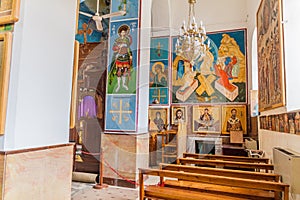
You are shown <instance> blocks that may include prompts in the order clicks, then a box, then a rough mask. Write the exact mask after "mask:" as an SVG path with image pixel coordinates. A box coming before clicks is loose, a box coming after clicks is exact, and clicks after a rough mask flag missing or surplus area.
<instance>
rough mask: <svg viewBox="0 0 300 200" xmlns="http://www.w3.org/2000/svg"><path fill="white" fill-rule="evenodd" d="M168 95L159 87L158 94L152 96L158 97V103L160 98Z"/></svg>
mask: <svg viewBox="0 0 300 200" xmlns="http://www.w3.org/2000/svg"><path fill="white" fill-rule="evenodd" d="M166 97H167V95H166V94H165V93H164V92H163V91H160V89H157V90H156V94H153V95H152V98H154V99H156V100H157V101H158V103H160V100H161V99H162V98H166ZM154 101H155V100H154Z"/></svg>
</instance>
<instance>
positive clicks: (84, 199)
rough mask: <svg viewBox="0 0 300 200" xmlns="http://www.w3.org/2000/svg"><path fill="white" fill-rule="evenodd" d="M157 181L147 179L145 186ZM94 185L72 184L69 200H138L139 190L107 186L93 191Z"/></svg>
mask: <svg viewBox="0 0 300 200" xmlns="http://www.w3.org/2000/svg"><path fill="white" fill-rule="evenodd" d="M158 181H159V179H158V178H156V177H149V178H148V179H147V180H146V181H145V185H150V184H157V183H158ZM94 185H95V184H92V183H81V182H73V183H72V199H71V200H110V199H113V200H136V199H138V197H139V196H138V195H139V189H138V188H137V189H129V188H123V187H115V186H108V188H105V189H101V190H96V189H93V186H94Z"/></svg>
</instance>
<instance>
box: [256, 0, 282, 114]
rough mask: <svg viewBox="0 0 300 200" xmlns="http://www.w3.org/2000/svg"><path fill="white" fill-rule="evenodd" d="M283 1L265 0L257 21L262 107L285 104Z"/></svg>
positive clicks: (261, 109)
mask: <svg viewBox="0 0 300 200" xmlns="http://www.w3.org/2000/svg"><path fill="white" fill-rule="evenodd" d="M281 4H282V2H281V0H270V1H269V0H268V1H266V0H262V1H261V4H260V6H259V9H258V12H257V16H256V20H257V49H258V51H257V53H258V87H259V89H258V96H259V98H258V99H259V110H260V111H264V110H267V109H272V108H276V107H280V106H283V105H285V84H284V61H283V59H284V58H283V57H284V55H283V28H282V23H281V21H282V12H281Z"/></svg>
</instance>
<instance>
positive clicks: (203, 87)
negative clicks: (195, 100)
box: [196, 75, 216, 96]
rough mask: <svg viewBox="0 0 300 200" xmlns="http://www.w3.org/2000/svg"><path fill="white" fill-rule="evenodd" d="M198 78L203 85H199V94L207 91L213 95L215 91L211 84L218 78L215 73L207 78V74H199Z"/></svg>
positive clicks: (209, 94)
mask: <svg viewBox="0 0 300 200" xmlns="http://www.w3.org/2000/svg"><path fill="white" fill-rule="evenodd" d="M197 78H198V80H199V81H200V83H201V85H200V86H199V87H198V89H197V90H196V92H197V93H198V94H199V95H202V94H203V93H204V92H205V91H206V93H207V95H208V96H211V95H212V94H213V93H214V92H215V90H214V88H213V87H212V85H211V84H212V82H213V81H214V80H216V77H215V76H213V75H209V76H208V77H207V78H205V76H203V75H199V76H198V77H197Z"/></svg>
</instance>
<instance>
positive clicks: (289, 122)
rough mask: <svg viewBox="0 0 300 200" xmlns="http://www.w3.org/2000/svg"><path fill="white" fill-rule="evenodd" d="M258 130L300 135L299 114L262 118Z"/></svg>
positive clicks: (292, 113) (283, 114)
mask: <svg viewBox="0 0 300 200" xmlns="http://www.w3.org/2000/svg"><path fill="white" fill-rule="evenodd" d="M259 119H260V129H265V130H269V131H276V132H282V133H290V134H296V135H300V112H291V113H282V114H278V115H271V116H262V117H260V118H259Z"/></svg>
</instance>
